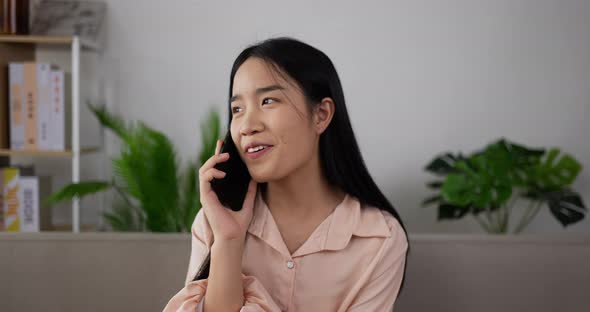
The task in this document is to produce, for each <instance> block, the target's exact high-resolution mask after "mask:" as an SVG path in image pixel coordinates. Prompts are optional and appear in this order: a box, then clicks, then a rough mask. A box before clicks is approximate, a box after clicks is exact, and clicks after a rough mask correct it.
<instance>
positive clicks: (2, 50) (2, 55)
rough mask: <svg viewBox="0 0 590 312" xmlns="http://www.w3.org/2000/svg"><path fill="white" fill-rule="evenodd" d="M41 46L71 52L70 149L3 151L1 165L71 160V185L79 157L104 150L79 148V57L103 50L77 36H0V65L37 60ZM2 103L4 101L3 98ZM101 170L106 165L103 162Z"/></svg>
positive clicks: (75, 214)
mask: <svg viewBox="0 0 590 312" xmlns="http://www.w3.org/2000/svg"><path fill="white" fill-rule="evenodd" d="M38 45H56V46H58V47H61V46H64V47H66V48H69V49H70V61H71V75H72V87H71V92H72V93H71V99H72V100H71V113H72V115H71V119H70V120H69V121H68V122H70V123H71V137H70V140H71V148H70V149H67V150H63V151H39V150H11V149H0V164H3V163H5V162H6V161H9V159H10V157H15V156H33V157H64V158H68V159H71V165H72V178H71V181H70V182H71V183H79V182H80V171H81V170H80V157H81V156H82V155H83V154H84V155H86V154H90V153H95V152H99V151H102V150H103V149H102V148H98V147H87V148H86V147H85V148H81V147H80V54H81V52H82V51H83V50H90V51H94V52H98V53H101V52H102V50H101V49H99V48H98V47H97V46H96V45H93V44H89V43H82V42H81V40H80V38H79V37H78V36H72V37H55V36H34V35H5V34H4V35H0V66H5V65H6V64H7V63H8V62H23V61H34V60H35V50H36V48H37V46H38ZM5 78H7V77H4V76H0V94H8V93H7V92H8V90H6V87H5V86H7V85H8V82H7V81H5ZM0 100H1V99H0ZM99 131H100V140H101V141H100V142H101V143H100V144H101V145H103V146H104V130H103V128H102V127H101V128H100V129H99ZM101 167H104V164H103V163H102V161H101ZM103 202H104V199H103V197H102V196H101V197H100V198H99V205H101V206H102V205H103ZM72 232H74V233H79V232H80V200H79V199H78V198H74V199H73V200H72Z"/></svg>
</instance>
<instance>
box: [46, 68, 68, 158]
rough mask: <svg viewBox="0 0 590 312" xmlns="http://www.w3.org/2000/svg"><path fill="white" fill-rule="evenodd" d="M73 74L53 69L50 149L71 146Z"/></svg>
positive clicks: (61, 148) (62, 148) (63, 148)
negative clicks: (70, 120)
mask: <svg viewBox="0 0 590 312" xmlns="http://www.w3.org/2000/svg"><path fill="white" fill-rule="evenodd" d="M71 80H72V78H71V74H70V73H65V72H64V71H62V70H52V71H51V93H52V94H51V113H50V122H51V124H50V131H49V132H50V149H52V150H65V149H68V148H70V144H69V142H70V140H68V139H67V138H69V135H70V133H71V129H70V128H71V123H70V122H69V119H70V118H71V110H70V107H71V82H72V81H71Z"/></svg>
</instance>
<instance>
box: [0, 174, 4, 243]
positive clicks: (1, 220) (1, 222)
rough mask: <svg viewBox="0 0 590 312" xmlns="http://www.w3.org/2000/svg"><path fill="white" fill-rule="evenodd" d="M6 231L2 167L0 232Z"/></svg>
mask: <svg viewBox="0 0 590 312" xmlns="http://www.w3.org/2000/svg"><path fill="white" fill-rule="evenodd" d="M2 231H4V168H0V232H2Z"/></svg>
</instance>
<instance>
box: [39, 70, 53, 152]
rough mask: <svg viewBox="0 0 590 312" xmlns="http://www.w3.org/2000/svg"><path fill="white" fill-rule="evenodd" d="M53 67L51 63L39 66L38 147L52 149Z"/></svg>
mask: <svg viewBox="0 0 590 312" xmlns="http://www.w3.org/2000/svg"><path fill="white" fill-rule="evenodd" d="M50 82H51V67H50V65H49V64H38V66H37V99H38V101H37V139H38V141H37V148H38V149H40V150H48V149H50V143H49V137H50V133H49V131H50V130H49V127H50V120H49V119H50V113H51V85H50Z"/></svg>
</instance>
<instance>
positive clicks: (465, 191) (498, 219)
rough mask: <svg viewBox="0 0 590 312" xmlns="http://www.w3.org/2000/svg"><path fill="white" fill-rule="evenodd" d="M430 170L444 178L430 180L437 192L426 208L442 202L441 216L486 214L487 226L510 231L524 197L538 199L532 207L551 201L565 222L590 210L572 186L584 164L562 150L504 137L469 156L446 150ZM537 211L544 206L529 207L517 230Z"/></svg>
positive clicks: (424, 202) (554, 212)
mask: <svg viewBox="0 0 590 312" xmlns="http://www.w3.org/2000/svg"><path fill="white" fill-rule="evenodd" d="M425 170H426V171H428V172H431V173H433V174H435V175H437V176H439V177H444V179H443V180H436V181H432V182H429V183H427V187H428V188H430V189H432V190H434V191H436V192H437V193H435V194H433V195H432V196H430V197H428V198H426V199H425V200H424V201H423V202H422V205H423V206H428V205H432V204H437V205H438V219H439V220H443V219H459V218H462V217H464V216H465V215H467V214H469V213H471V214H473V215H474V216H476V217H477V216H478V215H479V214H480V213H482V212H486V217H487V220H488V221H487V222H488V223H484V222H482V221H481V220H479V219H478V221H480V223H482V226H484V227H485V228H486V230H489V231H491V232H506V231H507V226H508V224H509V222H508V220H507V218H508V217H509V216H510V210H511V209H512V207H511V205H513V204H514V201H515V199H517V198H519V197H520V198H526V199H529V200H531V201H533V202H534V203H535V204H536V205H533V206H532V207H539V206H540V204H545V205H546V206H548V207H549V209H550V211H551V213H552V214H553V216H555V218H556V219H557V220H558V221H559V222H560V223H561V224H562V225H564V226H567V225H570V224H572V223H575V222H578V221H580V220H582V219H583V218H584V216H585V214H586V208H585V206H584V203H583V200H582V198H581V196H580V195H579V194H578V193H576V192H575V191H573V190H572V189H571V184H572V183H573V182H574V181H575V179H576V177H577V176H578V174H579V173H580V172H581V170H582V166H581V165H580V163H579V162H578V161H576V159H575V158H574V157H573V156H571V155H569V154H561V152H560V150H559V149H555V148H554V149H550V150H548V151H547V150H546V149H542V148H534V149H531V148H528V147H525V146H523V145H519V144H515V143H512V142H509V141H507V140H505V139H500V140H498V141H497V142H495V143H493V144H489V145H488V146H486V148H485V149H483V150H480V151H476V152H474V153H472V154H471V155H469V156H463V155H462V154H458V155H454V154H452V153H444V154H441V155H440V156H437V157H436V158H434V159H433V160H432V161H431V162H430V163H429V164H428V165H427V166H426V167H425ZM490 213H491V214H490ZM536 213H538V208H537V209H536V210H535V208H533V210H531V211H527V212H526V213H525V217H523V220H521V221H523V222H524V223H523V222H521V223H523V224H519V226H518V227H517V231H516V232H519V231H520V230H522V228H523V226H526V224H528V222H530V220H531V219H532V217H534V216H535V215H536Z"/></svg>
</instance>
